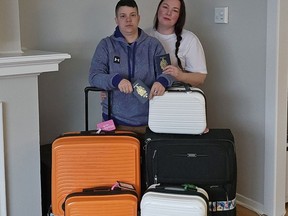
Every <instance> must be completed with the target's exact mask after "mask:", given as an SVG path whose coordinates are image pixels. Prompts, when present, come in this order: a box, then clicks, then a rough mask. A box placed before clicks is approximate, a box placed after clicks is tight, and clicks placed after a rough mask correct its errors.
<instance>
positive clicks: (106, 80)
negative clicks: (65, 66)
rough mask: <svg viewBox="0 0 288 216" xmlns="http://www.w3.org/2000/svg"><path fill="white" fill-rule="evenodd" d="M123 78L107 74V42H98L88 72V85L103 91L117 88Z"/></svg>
mask: <svg viewBox="0 0 288 216" xmlns="http://www.w3.org/2000/svg"><path fill="white" fill-rule="evenodd" d="M122 79H123V78H122V77H121V76H120V75H119V74H115V73H114V74H110V73H109V50H108V48H107V41H105V40H104V39H103V40H101V41H100V43H99V44H98V46H97V47H96V50H95V52H94V55H93V58H92V61H91V66H90V70H89V83H90V85H91V86H96V87H98V88H102V89H104V90H111V89H115V88H118V85H119V83H120V82H121V80H122Z"/></svg>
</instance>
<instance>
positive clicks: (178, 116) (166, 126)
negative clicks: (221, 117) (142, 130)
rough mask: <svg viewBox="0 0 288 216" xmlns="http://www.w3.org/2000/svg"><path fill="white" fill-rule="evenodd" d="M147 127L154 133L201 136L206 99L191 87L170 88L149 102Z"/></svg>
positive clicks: (199, 90) (204, 119) (205, 121)
mask: <svg viewBox="0 0 288 216" xmlns="http://www.w3.org/2000/svg"><path fill="white" fill-rule="evenodd" d="M148 126H149V128H150V129H151V130H152V131H153V132H155V133H173V134H202V133H203V132H204V131H205V129H206V127H207V119H206V99H205V95H204V93H203V91H202V90H201V89H199V88H193V87H187V86H186V88H185V87H184V86H182V87H171V88H169V89H168V90H167V91H165V93H164V95H162V96H154V97H153V99H151V100H150V101H149V118H148Z"/></svg>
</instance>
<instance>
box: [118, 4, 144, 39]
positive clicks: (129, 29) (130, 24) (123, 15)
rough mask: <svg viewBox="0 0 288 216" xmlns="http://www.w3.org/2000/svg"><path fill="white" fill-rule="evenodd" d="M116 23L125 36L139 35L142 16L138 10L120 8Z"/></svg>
mask: <svg viewBox="0 0 288 216" xmlns="http://www.w3.org/2000/svg"><path fill="white" fill-rule="evenodd" d="M115 21H116V24H117V25H118V26H119V29H120V31H121V33H122V34H123V35H133V34H137V33H138V24H139V21H140V16H139V14H138V12H137V9H136V8H133V7H128V6H122V7H120V8H119V9H118V12H117V16H116V18H115Z"/></svg>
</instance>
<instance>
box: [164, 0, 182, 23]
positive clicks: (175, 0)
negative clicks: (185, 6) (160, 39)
mask: <svg viewBox="0 0 288 216" xmlns="http://www.w3.org/2000/svg"><path fill="white" fill-rule="evenodd" d="M180 6H181V3H180V1H179V0H164V1H163V2H162V3H161V5H160V7H159V10H158V21H159V26H162V27H168V28H171V27H174V26H175V23H176V22H177V20H178V18H179V14H180Z"/></svg>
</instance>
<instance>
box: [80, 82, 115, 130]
mask: <svg viewBox="0 0 288 216" xmlns="http://www.w3.org/2000/svg"><path fill="white" fill-rule="evenodd" d="M90 91H93V92H101V91H105V92H107V97H108V118H109V119H111V99H110V98H111V91H107V90H104V89H101V88H98V87H93V86H87V87H85V89H84V93H85V131H88V130H89V128H88V127H89V108H88V107H89V106H88V105H89V92H90Z"/></svg>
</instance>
